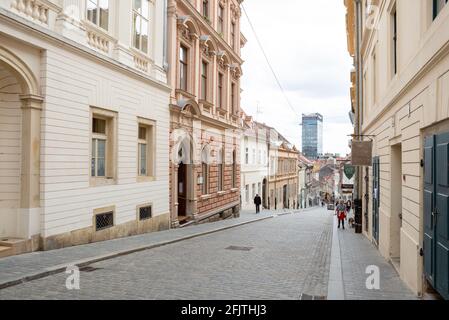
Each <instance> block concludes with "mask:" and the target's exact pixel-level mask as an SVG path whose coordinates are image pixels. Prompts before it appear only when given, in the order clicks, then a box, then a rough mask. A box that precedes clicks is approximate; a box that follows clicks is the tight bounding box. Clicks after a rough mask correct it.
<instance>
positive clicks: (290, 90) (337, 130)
mask: <svg viewBox="0 0 449 320" xmlns="http://www.w3.org/2000/svg"><path fill="white" fill-rule="evenodd" d="M243 6H244V7H245V9H246V11H247V13H248V15H249V18H250V19H251V22H252V23H253V26H254V28H255V30H256V33H257V35H258V37H259V39H260V41H261V43H262V46H263V47H264V49H265V51H266V53H267V56H268V58H269V60H270V62H271V64H272V66H273V68H274V70H275V71H276V73H277V75H278V77H279V79H280V82H281V84H282V86H283V87H284V89H285V91H286V94H287V96H288V98H289V100H290V102H291V103H292V105H293V107H294V108H295V110H296V114H295V112H294V111H292V110H291V108H290V107H289V106H288V103H287V102H286V100H285V98H284V96H283V95H282V93H281V91H280V89H279V87H278V86H277V84H276V81H275V79H274V77H273V75H272V73H271V72H270V69H269V67H268V65H267V63H266V61H265V59H264V57H263V55H262V52H261V51H260V48H259V46H258V44H257V41H256V38H255V36H254V34H253V32H252V30H251V28H250V26H249V24H248V20H247V19H246V16H245V14H244V13H242V32H243V34H244V35H245V37H246V38H247V39H248V43H247V44H246V46H245V47H244V48H243V51H242V56H243V59H244V60H245V63H244V65H243V73H244V75H243V79H242V89H243V93H242V108H243V110H245V112H246V113H248V114H249V115H252V116H254V118H255V119H256V120H258V121H259V122H264V123H266V124H267V125H270V126H273V127H275V128H276V129H277V130H278V131H279V132H280V133H281V134H283V135H284V136H285V137H286V138H287V139H288V140H289V141H290V142H291V143H293V144H295V145H296V146H297V147H298V148H299V149H301V148H302V145H301V130H302V128H301V126H300V123H301V118H300V116H298V115H301V114H302V113H314V112H319V113H321V114H322V115H323V116H324V152H332V153H340V154H342V155H346V154H347V153H349V152H350V149H349V147H348V141H349V137H347V135H348V134H351V133H352V126H351V123H350V120H349V116H348V112H349V111H350V108H351V102H350V101H351V100H350V96H349V87H350V76H349V73H350V70H351V68H352V63H351V58H350V57H349V54H348V52H347V49H346V29H345V7H344V4H343V0H313V1H310V0H278V1H273V0H245V1H244V2H243ZM258 104H259V108H260V109H261V111H262V113H259V114H257V105H258Z"/></svg>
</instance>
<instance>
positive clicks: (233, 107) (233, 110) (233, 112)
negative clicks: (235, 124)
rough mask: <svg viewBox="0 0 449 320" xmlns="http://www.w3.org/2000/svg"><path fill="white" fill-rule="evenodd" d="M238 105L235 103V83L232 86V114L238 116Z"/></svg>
mask: <svg viewBox="0 0 449 320" xmlns="http://www.w3.org/2000/svg"><path fill="white" fill-rule="evenodd" d="M235 109H236V103H235V83H232V84H231V110H232V114H236V110H235Z"/></svg>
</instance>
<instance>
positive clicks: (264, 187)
mask: <svg viewBox="0 0 449 320" xmlns="http://www.w3.org/2000/svg"><path fill="white" fill-rule="evenodd" d="M262 203H263V207H264V208H265V209H267V208H268V205H267V179H263V183H262Z"/></svg>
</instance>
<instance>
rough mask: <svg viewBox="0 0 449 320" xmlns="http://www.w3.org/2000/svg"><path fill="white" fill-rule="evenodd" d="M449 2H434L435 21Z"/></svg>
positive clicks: (437, 0) (443, 0)
mask: <svg viewBox="0 0 449 320" xmlns="http://www.w3.org/2000/svg"><path fill="white" fill-rule="evenodd" d="M448 2H449V0H433V20H435V19H436V17H437V16H438V15H439V14H440V12H441V10H443V8H444V6H445V5H446V4H447V3H448Z"/></svg>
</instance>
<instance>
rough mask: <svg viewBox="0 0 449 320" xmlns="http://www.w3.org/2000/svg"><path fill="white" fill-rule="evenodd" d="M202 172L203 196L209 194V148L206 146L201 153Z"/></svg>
mask: <svg viewBox="0 0 449 320" xmlns="http://www.w3.org/2000/svg"><path fill="white" fill-rule="evenodd" d="M201 172H202V175H203V185H202V190H201V192H202V194H203V195H206V194H209V148H208V147H207V146H205V147H204V148H203V151H202V152H201Z"/></svg>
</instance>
